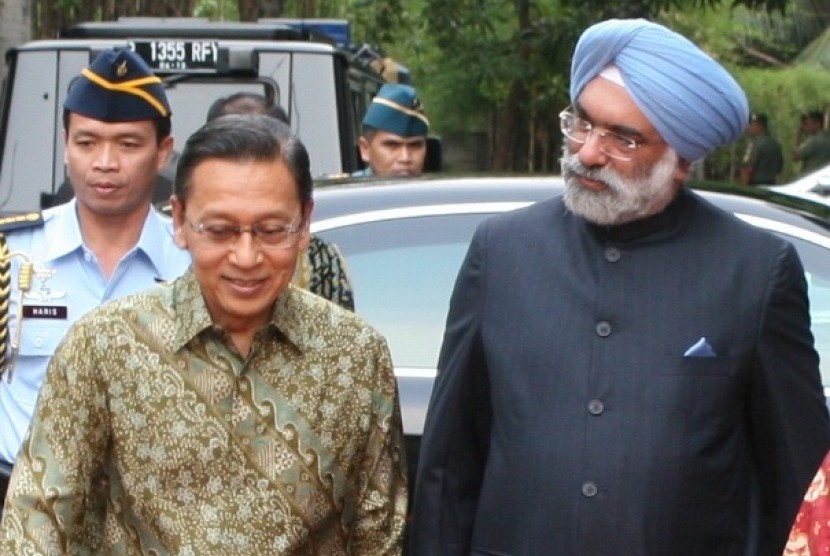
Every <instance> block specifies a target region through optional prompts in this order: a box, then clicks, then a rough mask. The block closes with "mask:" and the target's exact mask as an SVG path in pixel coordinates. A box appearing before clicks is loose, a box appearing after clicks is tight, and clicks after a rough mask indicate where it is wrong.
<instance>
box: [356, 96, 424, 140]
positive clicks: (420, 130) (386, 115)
mask: <svg viewBox="0 0 830 556" xmlns="http://www.w3.org/2000/svg"><path fill="white" fill-rule="evenodd" d="M363 125H364V126H365V127H372V128H375V129H381V130H383V131H388V132H389V133H394V134H395V135H400V136H401V137H413V136H416V135H426V134H427V132H428V131H429V120H427V118H426V116H424V111H423V108H422V107H421V101H420V100H419V99H418V97H417V95H416V93H415V89H414V88H412V87H410V86H409V85H401V84H392V83H387V84H385V85H384V86H383V87H381V88H380V91H378V94H377V95H375V98H373V99H372V104H370V105H369V109H368V110H366V115H365V116H364V117H363Z"/></svg>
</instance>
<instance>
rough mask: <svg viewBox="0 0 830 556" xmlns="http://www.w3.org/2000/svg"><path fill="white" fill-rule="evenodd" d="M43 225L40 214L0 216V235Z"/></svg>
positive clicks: (41, 214)
mask: <svg viewBox="0 0 830 556" xmlns="http://www.w3.org/2000/svg"><path fill="white" fill-rule="evenodd" d="M42 225H43V213H42V212H27V213H24V214H11V215H8V216H0V233H2V232H9V231H11V230H19V229H21V228H32V227H34V226H42Z"/></svg>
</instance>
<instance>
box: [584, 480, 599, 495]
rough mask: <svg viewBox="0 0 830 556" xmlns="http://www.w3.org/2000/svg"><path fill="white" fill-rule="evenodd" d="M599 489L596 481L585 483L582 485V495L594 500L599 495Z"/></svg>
mask: <svg viewBox="0 0 830 556" xmlns="http://www.w3.org/2000/svg"><path fill="white" fill-rule="evenodd" d="M598 491H599V489H598V488H597V484H596V483H595V482H594V481H585V482H584V483H582V494H583V495H584V496H586V497H588V498H593V497H594V496H596V495H597V492H598Z"/></svg>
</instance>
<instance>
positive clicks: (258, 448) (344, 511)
mask: <svg viewBox="0 0 830 556" xmlns="http://www.w3.org/2000/svg"><path fill="white" fill-rule="evenodd" d="M175 191H176V197H175V198H174V200H173V202H172V209H173V218H174V230H175V238H176V242H177V243H178V244H179V245H180V246H181V247H184V248H187V249H188V250H189V251H190V253H191V256H192V259H193V265H192V268H191V270H190V271H188V272H187V273H186V274H185V275H184V276H183V277H181V278H179V279H178V280H175V281H174V282H172V283H169V284H166V285H160V286H158V287H156V288H155V289H152V290H148V291H147V292H145V293H142V294H138V295H134V296H131V297H127V298H124V299H122V300H119V301H117V302H114V303H110V304H108V305H105V306H103V307H101V308H100V309H98V310H96V311H94V312H93V313H90V314H89V315H87V317H85V318H83V319H81V320H80V321H79V322H78V323H77V324H76V326H75V327H73V328H72V329H71V330H70V332H69V334H68V336H67V337H66V339H65V341H64V342H63V344H62V345H61V347H60V348H59V350H58V352H57V354H56V355H55V357H54V359H53V362H52V364H51V365H50V368H49V371H48V374H47V379H46V382H45V385H44V387H43V391H42V394H41V397H40V399H39V402H38V407H37V411H36V415H35V418H34V421H33V423H32V427H31V429H30V431H29V435H28V436H27V439H26V440H25V441H24V446H23V448H22V450H21V453H20V456H19V459H18V462H17V465H16V466H15V470H14V473H13V475H12V480H11V485H10V489H9V497H8V500H7V505H6V513H5V514H4V516H3V522H2V529H0V553H2V554H29V553H37V554H43V553H46V554H100V553H106V554H117V555H122V554H124V555H125V554H149V553H152V554H160V555H162V554H182V555H184V554H193V555H204V554H222V555H226V554H246V555H251V554H253V555H258V554H263V555H264V554H268V555H272V554H280V555H299V554H303V555H312V554H314V555H317V554H320V555H323V554H324V555H339V554H354V555H360V556H363V555H373V556H374V555H386V554H399V553H400V547H401V538H402V532H403V527H404V519H405V512H406V478H405V468H406V467H405V461H404V447H403V433H402V428H401V417H400V408H399V403H398V396H397V390H396V384H395V378H394V375H393V373H392V364H391V361H390V356H389V352H388V349H387V346H386V342H385V340H384V339H383V338H382V337H381V336H380V335H379V334H378V333H377V332H376V331H375V330H373V329H372V328H371V327H369V326H368V325H367V324H366V323H364V322H363V321H362V320H361V319H360V318H359V317H357V316H356V315H355V314H354V313H351V312H349V311H347V310H345V309H342V308H340V307H338V306H336V305H334V304H332V303H328V302H327V301H325V300H323V299H322V298H320V297H318V296H316V295H314V294H311V293H308V292H306V291H304V290H301V289H300V288H297V287H296V286H293V285H291V284H290V281H291V277H292V275H293V273H294V266H295V264H296V261H297V255H298V253H299V252H300V250H301V249H304V248H305V247H306V245H307V244H308V240H309V229H308V224H309V220H310V218H311V210H312V205H313V202H312V199H311V176H310V173H309V161H308V155H307V153H306V151H305V149H304V148H303V146H302V144H301V143H300V142H299V141H298V140H297V139H296V138H295V137H294V136H293V135H292V133H291V131H290V129H289V128H288V127H287V126H285V125H284V124H282V123H281V122H278V121H276V120H274V119H273V118H268V117H265V116H252V115H246V116H241V115H239V116H229V117H227V118H220V119H218V120H216V121H214V122H210V123H208V124H206V125H205V126H204V127H203V128H202V129H201V130H199V131H197V132H196V133H195V134H194V135H193V136H192V137H191V138H190V139H189V140H188V142H187V145H186V147H185V149H184V152H183V153H182V156H181V159H180V161H179V166H178V172H177V175H176V184H175Z"/></svg>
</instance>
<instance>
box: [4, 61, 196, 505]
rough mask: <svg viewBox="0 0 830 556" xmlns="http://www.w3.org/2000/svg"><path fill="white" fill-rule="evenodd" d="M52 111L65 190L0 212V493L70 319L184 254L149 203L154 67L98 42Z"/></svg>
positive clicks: (143, 282)
mask: <svg viewBox="0 0 830 556" xmlns="http://www.w3.org/2000/svg"><path fill="white" fill-rule="evenodd" d="M63 118H64V133H65V141H66V155H65V162H66V167H67V173H68V179H69V182H70V183H71V185H72V189H73V190H74V194H75V196H74V199H72V200H70V201H69V202H67V203H65V204H62V205H59V206H57V207H53V208H50V209H47V210H46V211H44V212H43V214H42V215H39V214H35V215H27V216H25V217H15V218H12V219H10V220H9V221H7V222H0V231H3V233H4V234H5V240H6V241H5V246H2V245H0V247H5V248H6V253H5V257H2V252H0V260H3V261H5V262H6V263H10V264H9V265H8V266H10V269H9V268H7V269H6V270H10V274H9V273H6V275H5V278H6V280H7V281H10V282H11V291H10V293H9V294H8V297H7V298H6V299H5V300H0V309H2V301H5V302H6V311H3V312H2V317H3V318H4V320H5V321H6V322H5V323H0V325H2V324H5V325H6V326H0V328H2V329H3V330H4V331H5V333H6V342H5V344H6V345H5V347H6V349H5V350H3V352H4V355H5V358H4V360H3V363H4V365H3V367H2V371H0V372H2V378H0V467H2V468H3V469H5V473H3V472H0V500H2V498H3V497H4V494H5V489H6V486H7V482H8V474H7V473H8V471H9V470H10V468H11V466H12V465H13V463H14V461H15V458H16V456H17V452H18V450H19V448H20V445H21V443H22V440H23V436H24V434H25V433H26V430H27V428H28V425H29V421H30V419H31V416H32V412H33V410H34V406H35V401H36V399H37V395H38V391H39V389H40V385H41V383H42V381H43V378H44V375H45V373H46V367H47V365H48V363H49V360H50V358H51V356H52V354H53V352H54V350H55V348H56V346H57V345H58V343H59V342H60V341H61V339H62V338H63V336H64V334H65V333H66V331H67V330H68V329H69V327H70V326H71V325H72V323H73V322H75V321H76V320H77V319H78V318H80V317H81V316H83V315H84V314H85V313H87V312H88V311H89V310H91V309H93V308H95V307H97V306H98V305H100V304H101V303H103V302H105V301H108V300H110V299H114V298H117V297H121V296H123V295H126V294H130V293H134V292H137V291H139V290H142V289H145V288H147V287H149V286H151V285H153V284H154V283H155V282H157V281H161V280H170V279H173V278H176V277H177V276H179V275H180V274H182V273H183V272H184V271H185V270H186V269H187V267H188V266H189V264H190V256H189V254H188V253H187V252H186V251H184V250H181V249H179V248H178V247H177V246H176V245H175V244H174V242H173V238H172V224H171V221H170V220H169V218H167V217H166V216H164V215H162V214H160V213H159V212H157V211H156V210H155V209H153V208H152V206H151V200H152V196H153V186H154V183H155V180H156V176H157V173H158V172H159V170H160V169H161V168H163V167H164V165H165V163H166V161H167V159H168V156H169V154H170V151H171V149H172V147H173V138H172V136H171V135H170V126H171V123H170V105H169V103H168V102H167V98H166V96H165V94H164V90H163V89H162V86H161V81H160V80H159V78H158V77H156V76H154V75H153V74H152V72H151V70H150V68H149V67H148V66H147V65H146V64H145V63H144V61H143V60H142V59H141V58H140V57H139V56H138V55H137V54H135V53H133V52H132V51H129V50H117V51H116V50H107V51H104V52H103V53H101V54H100V55H99V56H98V57H97V58H96V59H95V60H94V61H93V62H92V64H91V65H90V66H89V67H88V68H86V69H84V70H83V72H82V74H81V75H80V76H79V77H78V78H77V79H76V80H75V82H74V83H73V84H72V86H71V88H70V90H69V93H68V96H67V98H66V101H65V103H64V116H63ZM0 270H2V268H0ZM0 290H2V278H0ZM0 340H2V338H0Z"/></svg>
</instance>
